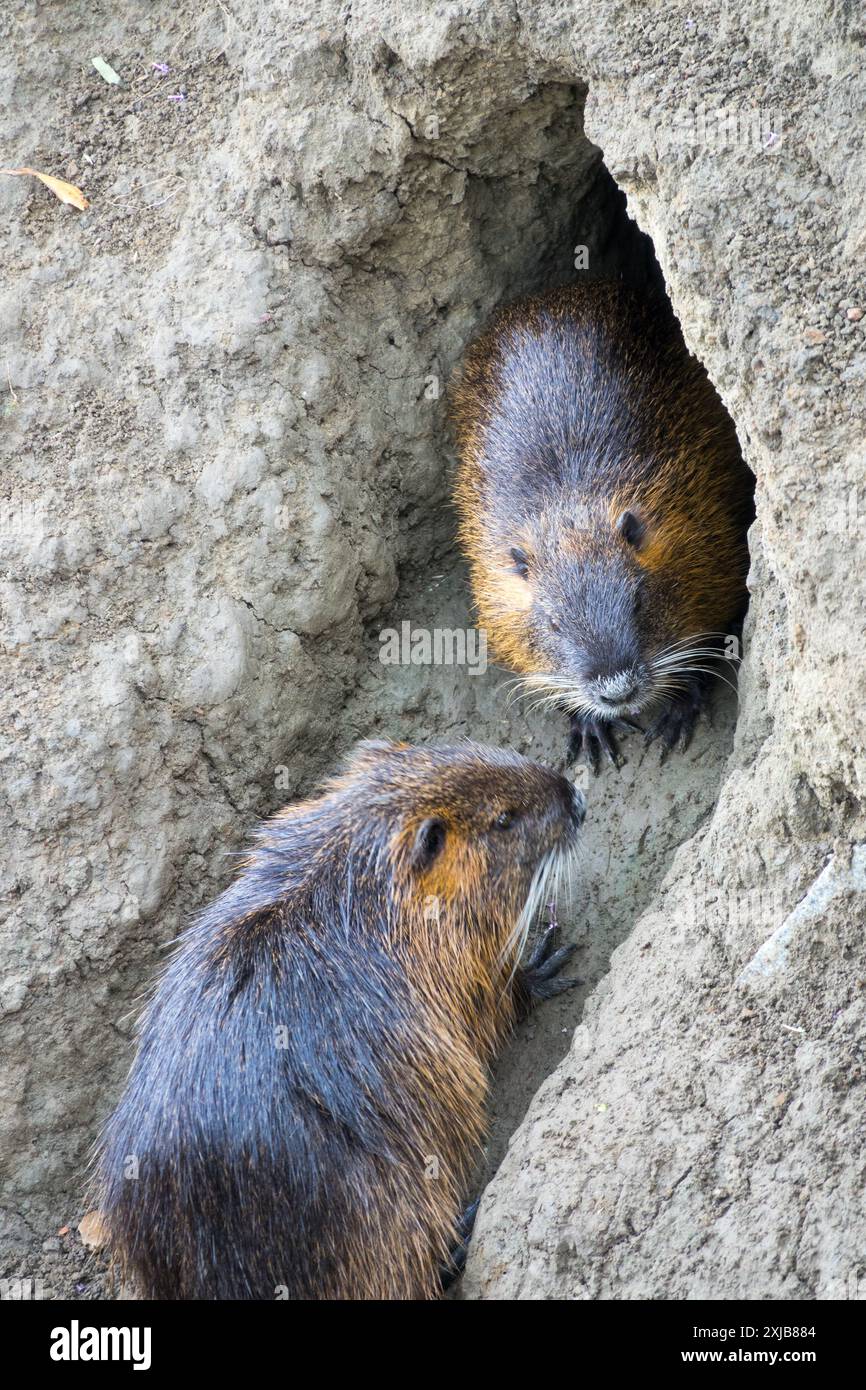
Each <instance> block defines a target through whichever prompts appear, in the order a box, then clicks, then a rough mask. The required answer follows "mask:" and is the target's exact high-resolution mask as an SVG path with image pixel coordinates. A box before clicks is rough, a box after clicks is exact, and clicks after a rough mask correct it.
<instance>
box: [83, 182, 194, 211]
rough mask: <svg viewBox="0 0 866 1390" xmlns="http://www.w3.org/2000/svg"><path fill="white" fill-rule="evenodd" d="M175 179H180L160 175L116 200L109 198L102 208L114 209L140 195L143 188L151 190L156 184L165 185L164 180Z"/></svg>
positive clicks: (131, 189)
mask: <svg viewBox="0 0 866 1390" xmlns="http://www.w3.org/2000/svg"><path fill="white" fill-rule="evenodd" d="M176 178H180V175H179V174H160V176H159V178H158V179H148V181H147V183H140V184H138V185H137V187H135V188H130V189H129V191H128V192H127V193H121V194H120V195H119V197H117V198H109V200H108V202H107V203H103V204H102V206H103V207H104V208H112V207H115V206H116V204H117V203H122V202H125V201H126V200H127V199H129V198H131V197H133V195H134V194H136V193H140V192H141V190H142V189H143V188H153V186H154V184H156V183H165V181H166V179H176Z"/></svg>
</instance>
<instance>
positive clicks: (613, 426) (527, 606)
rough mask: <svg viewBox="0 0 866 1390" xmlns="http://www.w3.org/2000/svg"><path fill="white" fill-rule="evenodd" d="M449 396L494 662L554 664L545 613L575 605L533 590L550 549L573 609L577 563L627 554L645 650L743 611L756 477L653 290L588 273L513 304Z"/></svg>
mask: <svg viewBox="0 0 866 1390" xmlns="http://www.w3.org/2000/svg"><path fill="white" fill-rule="evenodd" d="M578 401H579V402H580V404H576V402H578ZM452 409H453V419H454V425H455V431H456V440H457V447H458V452H459V457H460V466H459V470H458V475H457V482H456V493H455V495H456V503H457V508H458V511H459V516H460V537H461V541H462V544H463V548H464V550H465V552H466V555H467V556H468V560H469V565H470V572H471V582H472V589H473V594H474V598H475V603H476V605H477V609H478V613H479V619H480V623H481V625H482V626H483V627H484V628H486V629H487V633H488V637H489V640H490V642H491V644H492V647H493V651H494V653H495V654H496V656H497V657H498V659H499V660H500V661H502V662H503V663H504V664H505V665H507V666H509V667H511V668H512V669H513V670H514V671H517V672H519V673H521V674H524V675H528V674H532V673H540V672H545V671H550V670H551V669H554V670H555V669H556V667H555V658H554V657H552V656H551V651H552V647H551V643H550V642H549V641H548V639H547V635H546V622H547V619H548V617H549V616H551V615H552V616H553V617H554V618H556V619H558V620H562V621H563V622H565V621H567V620H568V616H569V612H570V610H571V608H572V604H571V590H569V589H568V588H567V586H566V588H564V589H563V588H562V587H560V589H559V590H557V589H556V587H555V586H554V587H552V588H550V587H548V589H547V590H545V587H544V586H545V583H546V580H547V578H548V577H549V572H550V569H551V561H552V558H553V559H555V558H556V556H557V552H558V561H559V562H561V565H562V573H563V574H565V575H566V576H567V572H568V569H569V566H570V567H571V571H572V573H573V575H574V576H575V579H574V588H573V594H574V598H575V603H576V605H577V606H578V607H579V603H580V594H581V583H582V581H581V580H579V579H578V578H577V575H578V571H579V570H580V572H581V574H584V575H585V574H586V573H587V572H590V571H592V570H593V569H594V570H595V572H596V573H600V572H601V570H602V568H603V567H604V566H605V565H607V566H610V565H616V564H619V563H620V559H621V558H622V563H623V564H626V563H627V564H628V565H631V566H632V570H633V571H634V579H635V581H636V582H638V581H639V582H641V584H642V586H643V589H644V591H645V593H646V595H647V602H646V603H645V604H644V610H645V611H644V613H643V616H642V618H641V622H640V642H641V648H642V652H643V655H644V656H646V657H647V658H652V655H653V654H654V653H655V652H659V651H660V650H661V648H662V647H663V646H665V645H667V644H670V643H673V642H676V641H679V640H681V639H686V638H689V637H692V636H693V635H694V634H699V633H704V632H709V631H713V632H727V631H729V629H730V627H731V625H732V624H735V623H736V622H737V621H738V620H739V618H741V616H742V613H743V611H744V607H745V602H746V589H745V577H746V572H747V568H748V550H747V545H746V528H747V526H748V523H749V520H750V519H751V516H752V490H753V479H752V476H751V474H750V473H749V470H748V469H747V468H746V466H745V464H744V463H743V461H742V458H741V455H740V451H739V448H738V445H737V439H736V434H735V431H734V427H733V424H732V423H731V421H730V419H729V417H728V416H727V414H726V412H725V410H724V407H723V406H722V404H721V402H720V401H719V398H718V396H717V394H716V392H715V390H714V388H713V386H712V384H711V382H710V381H709V378H708V377H707V375H706V372H705V371H704V369H703V367H702V366H701V364H700V363H699V362H698V361H697V360H696V359H695V358H694V357H692V356H691V355H690V354H689V352H688V351H687V349H686V347H685V345H684V343H683V341H682V337H681V334H680V331H679V326H678V324H677V323H676V321H675V319H674V318H673V315H672V314H671V313H670V311H669V309H668V308H667V307H666V306H665V305H663V304H662V303H661V302H660V301H656V300H647V299H643V298H641V296H639V295H637V294H635V292H633V291H631V290H628V289H626V288H624V287H623V286H620V285H618V284H612V283H596V284H579V285H573V286H569V287H568V288H566V289H561V290H556V291H553V292H551V293H549V294H546V295H541V296H538V297H536V298H533V299H528V300H524V301H522V302H520V303H517V304H513V305H511V306H510V307H509V308H506V309H505V310H504V311H503V312H501V313H500V314H499V315H498V316H497V317H496V319H495V320H494V322H493V324H492V325H491V327H490V328H489V329H488V330H487V331H486V332H485V333H484V334H482V336H481V337H480V338H479V339H478V340H477V341H476V342H475V343H473V344H472V346H471V347H470V348H469V349H468V351H467V353H466V356H465V360H464V363H463V368H462V372H461V374H460V376H459V378H458V380H457V381H456V384H455V385H454V387H453V389H452ZM575 507H577V508H578V515H577V519H576V520H574V521H572V520H571V519H570V518H571V513H572V511H573V509H574V508H575ZM627 510H631V511H633V512H635V513H637V514H638V515H639V516H640V517H641V518H642V519H643V521H644V523H645V533H644V536H643V540H642V543H641V545H640V548H639V549H637V550H636V551H634V552H633V553H632V554H630V555H628V556H625V557H623V552H624V549H625V542H624V541H622V540H621V539H620V537H619V536H618V535H617V534H616V531H615V525H616V521H617V518H618V517H619V516H620V515H621V514H622V513H623V512H625V511H627ZM566 517H568V518H569V520H565V519H564V518H566ZM514 546H517V547H519V548H520V549H522V550H523V551H525V552H526V554H527V555H528V556H529V559H530V578H529V582H526V581H524V580H523V579H520V578H517V577H516V576H515V573H514V564H513V561H512V558H511V555H510V550H511V547H514ZM569 557H570V558H569ZM566 561H567V563H566ZM632 561H633V564H632ZM628 573H629V574H630V573H631V571H628ZM590 617H592V615H590ZM593 654H594V653H593V652H592V651H590V653H589V658H588V660H589V659H590V658H591V657H592V656H593Z"/></svg>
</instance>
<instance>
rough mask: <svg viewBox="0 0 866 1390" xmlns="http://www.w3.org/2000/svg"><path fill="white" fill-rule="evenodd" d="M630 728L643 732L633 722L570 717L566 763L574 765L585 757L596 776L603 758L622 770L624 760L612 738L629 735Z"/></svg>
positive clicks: (585, 716) (592, 717)
mask: <svg viewBox="0 0 866 1390" xmlns="http://www.w3.org/2000/svg"><path fill="white" fill-rule="evenodd" d="M633 729H636V730H637V731H638V733H643V729H642V728H641V726H640V724H636V723H635V722H634V720H632V719H597V718H596V717H595V715H592V714H573V715H572V716H571V737H570V739H569V742H568V754H567V758H568V761H569V762H570V763H573V762H576V761H577V759H578V758H579V757H580V756H581V755H582V754H584V755H585V756H586V758H587V759H588V761H589V763H590V766H591V767H592V770H593V772H595V773H598V770H599V766H600V764H601V759H602V757H604V758H605V759H606V760H607V761H608V762H609V763H611V764H612V766H613V767H617V768H618V767H622V765H623V762H624V761H625V759H624V758H623V757H622V754H621V753H620V751H619V749H618V748H617V745H616V738H615V737H614V736H615V735H616V734H627V733H630V732H631V731H632V730H633Z"/></svg>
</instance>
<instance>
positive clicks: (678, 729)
mask: <svg viewBox="0 0 866 1390" xmlns="http://www.w3.org/2000/svg"><path fill="white" fill-rule="evenodd" d="M705 698H706V691H705V689H704V687H703V686H701V685H690V686H689V688H688V690H686V691H684V692H683V694H682V695H680V696H678V697H677V699H676V700H674V701H672V702H671V703H670V704H669V705H665V707H664V708H663V709H662V710H661V711H660V712H659V714H658V715H657V716H656V718H655V720H654V721H653V723H652V724H650V726H649V728H648V729H647V731H646V733H645V735H644V743H646V744H649V743H652V741H653V739H656V738H659V739H661V741H662V761H664V759H665V758H666V757H667V755H668V753H670V752H671V750H672V749H674V748H679V749H680V751H681V752H685V750H686V749H687V748H688V746H689V744H690V743H691V739H692V734H693V733H694V731H695V724H696V723H697V721H698V715H699V714H700V712H701V709H702V708H703V705H704V700H705Z"/></svg>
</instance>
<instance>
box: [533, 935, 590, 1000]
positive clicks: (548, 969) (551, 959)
mask: <svg viewBox="0 0 866 1390" xmlns="http://www.w3.org/2000/svg"><path fill="white" fill-rule="evenodd" d="M555 944H556V927H547V928H545V930H544V932H543V933H542V935H541V937H540V938H539V940H538V943H537V945H536V947H535V950H534V951H533V952H532V955H531V956H530V957H529V960H528V961H527V962H526V964H525V965H524V966H522V967H521V969H520V970H519V972H518V975H519V979H520V984H521V988H522V990H523V992H524V994H525V996H526V999H527V1002H528V1007H529V1008H531V1007H532V1005H533V1004H537V1003H538V1002H539V1001H540V1000H542V999H552V998H553V996H554V995H555V994H564V993H565V991H566V990H567V989H574V987H575V985H582V984H583V980H578V979H577V978H576V977H574V976H572V977H570V978H567V979H564V980H561V979H559V980H558V979H556V976H557V975H558V974H559V972H560V970H561V969H562V967H563V966H564V965H565V964H566V963H567V962H568V961H570V960H571V957H572V956H573V955H574V953H575V951H576V950H577V946H576V945H574V943H569V944H568V945H566V946H559V947H558V948H557V949H556V950H554V946H555Z"/></svg>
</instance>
